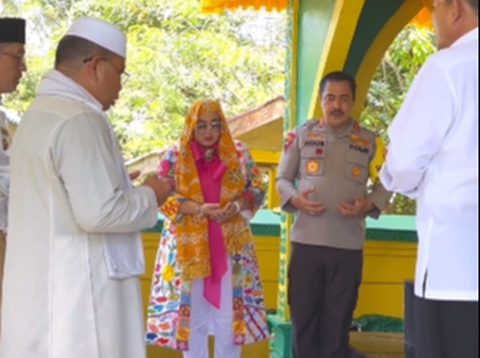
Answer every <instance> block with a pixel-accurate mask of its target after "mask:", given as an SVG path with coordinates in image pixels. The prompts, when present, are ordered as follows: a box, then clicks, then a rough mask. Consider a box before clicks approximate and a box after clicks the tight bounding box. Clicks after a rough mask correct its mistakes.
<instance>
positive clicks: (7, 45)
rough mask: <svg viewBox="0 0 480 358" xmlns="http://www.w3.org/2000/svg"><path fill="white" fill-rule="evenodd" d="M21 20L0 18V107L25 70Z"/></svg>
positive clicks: (0, 125) (4, 177) (0, 122)
mask: <svg viewBox="0 0 480 358" xmlns="http://www.w3.org/2000/svg"><path fill="white" fill-rule="evenodd" d="M25 27H26V22H25V20H24V19H18V18H0V105H1V96H2V95H3V94H6V93H10V92H13V91H15V89H16V88H17V86H18V83H19V82H20V79H21V77H22V74H23V72H24V71H25V70H26V67H25V61H24V55H25ZM6 117H7V116H6V114H5V112H3V111H0V130H1V143H0V307H1V295H2V286H3V285H2V281H3V264H4V259H5V245H6V243H5V239H6V237H5V236H6V232H7V219H8V215H7V209H8V191H9V183H10V175H9V163H10V159H9V155H8V149H9V147H10V145H11V138H10V134H9V131H8V120H7V118H6Z"/></svg>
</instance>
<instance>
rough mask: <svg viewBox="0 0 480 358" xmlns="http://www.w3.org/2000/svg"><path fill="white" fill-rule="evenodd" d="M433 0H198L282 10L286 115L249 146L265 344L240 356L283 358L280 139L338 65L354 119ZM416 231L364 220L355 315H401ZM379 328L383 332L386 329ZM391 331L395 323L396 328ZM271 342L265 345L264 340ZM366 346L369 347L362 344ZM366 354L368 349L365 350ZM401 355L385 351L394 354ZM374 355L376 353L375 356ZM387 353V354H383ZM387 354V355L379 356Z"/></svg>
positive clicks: (154, 234)
mask: <svg viewBox="0 0 480 358" xmlns="http://www.w3.org/2000/svg"><path fill="white" fill-rule="evenodd" d="M431 5H432V0H202V1H201V8H202V11H203V12H205V13H209V14H218V13H222V12H223V11H224V10H226V9H228V10H235V9H238V8H249V7H253V8H255V9H261V8H265V9H266V10H267V11H283V10H285V11H287V14H288V34H287V36H288V39H289V42H290V46H289V48H288V51H287V78H286V86H285V88H286V90H285V96H284V100H285V113H284V115H283V133H282V128H281V127H279V128H278V133H273V135H274V136H276V137H277V138H278V140H275V141H272V143H275V144H272V147H271V148H261V149H259V148H250V150H252V152H253V153H254V156H255V157H256V158H255V159H257V160H258V161H259V162H261V164H263V165H265V166H266V167H268V168H269V169H268V170H269V176H270V178H271V180H270V189H269V195H268V200H269V203H268V209H266V210H262V211H261V212H260V213H259V214H258V215H257V216H256V218H255V219H254V221H253V222H252V232H253V234H254V237H255V244H256V249H257V251H258V255H259V261H260V270H261V276H262V280H263V285H264V289H265V299H266V304H267V308H268V309H269V310H270V311H271V315H270V316H269V321H270V323H271V327H272V333H273V335H272V340H271V342H265V343H260V344H257V345H253V346H247V347H245V348H244V351H243V353H242V358H247V357H248V358H267V357H270V358H290V357H291V352H290V322H289V321H290V319H289V318H290V317H289V310H288V303H287V298H286V287H287V268H288V258H289V253H290V245H289V231H290V225H291V223H292V217H291V216H290V215H286V214H283V213H275V212H274V211H273V208H275V207H278V196H277V194H276V192H275V189H274V180H273V178H274V177H275V168H276V165H277V164H278V159H279V153H280V152H281V149H282V148H281V144H280V143H281V138H282V136H283V135H284V134H285V133H287V132H288V131H290V130H291V129H292V128H293V127H295V126H297V125H299V124H301V123H303V122H305V121H306V120H307V119H309V118H318V117H320V116H321V108H320V106H319V103H318V100H317V97H318V91H317V88H318V83H319V81H320V79H321V78H322V77H323V76H324V75H325V74H327V73H328V72H330V71H335V70H343V71H345V72H347V73H349V74H350V75H352V76H354V77H355V78H356V80H357V84H358V95H357V102H356V103H357V104H356V107H355V109H354V114H353V115H354V117H357V118H358V116H359V115H360V113H361V110H362V108H361V107H362V104H363V103H364V99H365V97H366V95H367V92H368V90H369V86H370V82H371V79H372V77H373V75H374V73H375V70H376V69H377V67H378V65H379V63H380V60H381V58H382V57H383V55H384V54H385V52H386V50H387V49H388V47H389V46H390V44H391V43H392V41H393V40H394V39H395V37H396V36H397V35H398V33H399V32H400V31H401V30H402V29H403V28H404V27H405V26H406V25H407V24H409V23H411V22H416V23H417V24H418V25H420V26H430V13H429V11H430V9H431ZM160 228H161V218H160V219H159V225H158V226H157V227H156V228H154V229H152V230H150V231H148V232H145V233H144V234H143V238H144V244H145V256H146V260H147V267H148V269H149V271H148V272H147V273H146V275H145V276H144V277H143V278H142V287H143V295H144V299H145V301H146V300H147V299H148V291H149V286H150V279H151V269H152V268H153V262H154V258H155V253H156V250H157V245H158V238H159V231H160ZM416 242H417V236H416V233H415V225H414V218H413V217H409V216H384V217H382V218H381V219H380V220H378V221H368V222H367V241H366V245H365V260H364V262H365V264H364V272H363V283H362V286H361V290H360V297H359V302H358V306H357V309H356V311H355V317H356V318H360V320H361V318H362V317H372V316H375V317H385V318H396V319H398V320H399V321H400V322H401V319H402V318H403V314H404V312H403V285H404V281H405V280H411V279H413V276H414V264H415V257H416V245H417V244H416ZM384 330H386V331H388V328H385V329H384ZM396 330H397V331H398V330H400V331H401V328H400V329H396ZM269 343H270V344H269ZM363 348H364V350H368V347H366V346H365V347H363ZM367 353H368V352H367ZM402 354H403V353H401V352H399V353H398V355H396V353H395V352H393V353H392V354H391V355H390V356H391V357H401V356H403V355H402ZM379 356H380V355H379ZM390 356H389V357H390ZM148 357H149V358H160V357H164V358H179V357H181V355H180V354H179V353H178V352H166V351H163V350H161V349H158V348H155V347H149V351H148ZM385 357H387V355H385Z"/></svg>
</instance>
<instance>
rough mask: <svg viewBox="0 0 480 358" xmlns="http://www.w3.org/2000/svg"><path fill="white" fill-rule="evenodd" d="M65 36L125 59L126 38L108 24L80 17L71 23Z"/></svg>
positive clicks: (117, 29)
mask: <svg viewBox="0 0 480 358" xmlns="http://www.w3.org/2000/svg"><path fill="white" fill-rule="evenodd" d="M65 35H66V36H77V37H81V38H83V39H85V40H88V41H90V42H93V43H94V44H96V45H98V46H101V47H103V48H105V49H107V50H109V51H111V52H113V53H115V54H117V55H119V56H120V57H123V58H126V53H127V37H126V36H125V34H124V33H123V32H122V31H121V30H120V29H119V28H118V27H116V26H115V25H113V24H110V23H109V22H106V21H103V20H99V19H94V18H91V17H81V18H79V19H76V20H75V21H74V22H73V24H72V26H71V27H70V29H69V30H68V31H67V33H66V34H65Z"/></svg>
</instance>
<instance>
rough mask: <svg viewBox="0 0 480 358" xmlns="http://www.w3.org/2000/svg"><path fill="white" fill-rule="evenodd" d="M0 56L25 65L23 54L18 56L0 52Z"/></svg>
mask: <svg viewBox="0 0 480 358" xmlns="http://www.w3.org/2000/svg"><path fill="white" fill-rule="evenodd" d="M0 55H4V56H7V57H10V58H13V59H15V60H17V61H18V62H20V63H25V55H24V54H21V55H18V54H15V53H10V52H4V51H0Z"/></svg>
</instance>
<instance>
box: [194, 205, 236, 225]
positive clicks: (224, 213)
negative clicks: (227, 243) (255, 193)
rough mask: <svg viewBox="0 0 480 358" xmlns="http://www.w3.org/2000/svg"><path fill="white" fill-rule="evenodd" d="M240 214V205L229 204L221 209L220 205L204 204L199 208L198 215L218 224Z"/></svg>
mask: <svg viewBox="0 0 480 358" xmlns="http://www.w3.org/2000/svg"><path fill="white" fill-rule="evenodd" d="M239 212H240V205H239V204H238V203H236V202H230V203H228V204H227V205H224V206H223V207H222V206H220V204H214V203H206V204H203V205H201V206H200V207H199V214H202V215H205V216H207V217H209V218H211V219H212V220H215V221H216V222H218V223H222V222H225V221H227V220H229V219H231V218H233V217H234V216H235V215H237V214H238V213H239Z"/></svg>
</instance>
